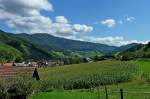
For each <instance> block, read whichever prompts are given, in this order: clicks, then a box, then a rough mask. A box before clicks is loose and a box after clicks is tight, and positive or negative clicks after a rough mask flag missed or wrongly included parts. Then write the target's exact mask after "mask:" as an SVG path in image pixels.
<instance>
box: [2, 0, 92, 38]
mask: <svg viewBox="0 0 150 99" xmlns="http://www.w3.org/2000/svg"><path fill="white" fill-rule="evenodd" d="M42 10H45V11H53V5H52V4H51V3H50V2H49V1H48V0H0V13H3V14H0V20H3V21H4V22H5V24H6V25H7V26H8V27H9V28H11V29H13V30H14V31H15V32H18V33H20V32H24V33H49V34H51V35H55V36H59V37H64V38H74V37H75V36H76V35H78V33H85V32H91V31H92V30H93V28H92V27H90V26H87V25H80V24H79V25H78V26H79V27H80V28H77V26H76V25H75V24H70V23H69V21H68V19H67V18H65V17H64V16H56V17H55V20H54V21H52V20H51V18H49V17H46V16H44V15H42V14H41V11H42Z"/></svg>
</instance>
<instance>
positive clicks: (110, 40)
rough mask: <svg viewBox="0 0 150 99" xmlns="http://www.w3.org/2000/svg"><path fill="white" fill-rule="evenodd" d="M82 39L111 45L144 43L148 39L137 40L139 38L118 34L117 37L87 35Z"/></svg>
mask: <svg viewBox="0 0 150 99" xmlns="http://www.w3.org/2000/svg"><path fill="white" fill-rule="evenodd" d="M80 40H82V41H88V42H93V43H100V44H107V45H111V46H122V45H127V44H131V43H142V44H146V43H148V41H137V40H125V39H124V37H121V36H116V37H92V36H87V37H83V38H80Z"/></svg>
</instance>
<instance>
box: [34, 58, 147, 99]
mask: <svg viewBox="0 0 150 99" xmlns="http://www.w3.org/2000/svg"><path fill="white" fill-rule="evenodd" d="M149 65H150V62H144V61H125V62H120V61H100V62H92V63H85V64H74V65H67V66H62V67H54V68H41V69H39V74H40V77H41V82H46V81H48V83H46V84H47V85H46V87H45V88H44V89H43V91H46V92H42V93H36V94H34V95H33V96H32V97H31V98H32V99H49V98H51V99H61V98H62V99H106V95H105V87H104V86H105V85H106V86H107V90H108V97H109V99H120V92H119V90H120V89H121V88H122V89H123V90H124V98H125V99H150V83H149V81H150V67H149ZM49 84H50V85H51V87H48V86H50V85H49ZM48 91H51V92H48ZM88 96H90V97H88Z"/></svg>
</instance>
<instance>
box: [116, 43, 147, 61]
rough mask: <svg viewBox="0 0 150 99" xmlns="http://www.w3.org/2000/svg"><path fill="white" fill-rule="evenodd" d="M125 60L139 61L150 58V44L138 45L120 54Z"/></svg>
mask: <svg viewBox="0 0 150 99" xmlns="http://www.w3.org/2000/svg"><path fill="white" fill-rule="evenodd" d="M118 56H121V57H122V58H123V59H124V60H130V59H137V58H150V42H149V43H148V44H138V45H136V46H133V47H131V48H129V49H127V50H126V51H123V52H121V53H119V54H118Z"/></svg>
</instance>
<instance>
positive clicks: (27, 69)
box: [0, 67, 35, 77]
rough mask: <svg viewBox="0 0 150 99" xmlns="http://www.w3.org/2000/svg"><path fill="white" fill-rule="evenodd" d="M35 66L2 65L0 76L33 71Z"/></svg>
mask: <svg viewBox="0 0 150 99" xmlns="http://www.w3.org/2000/svg"><path fill="white" fill-rule="evenodd" d="M34 70H35V67H0V77H11V76H15V75H17V74H20V73H32V74H33V72H34Z"/></svg>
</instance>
